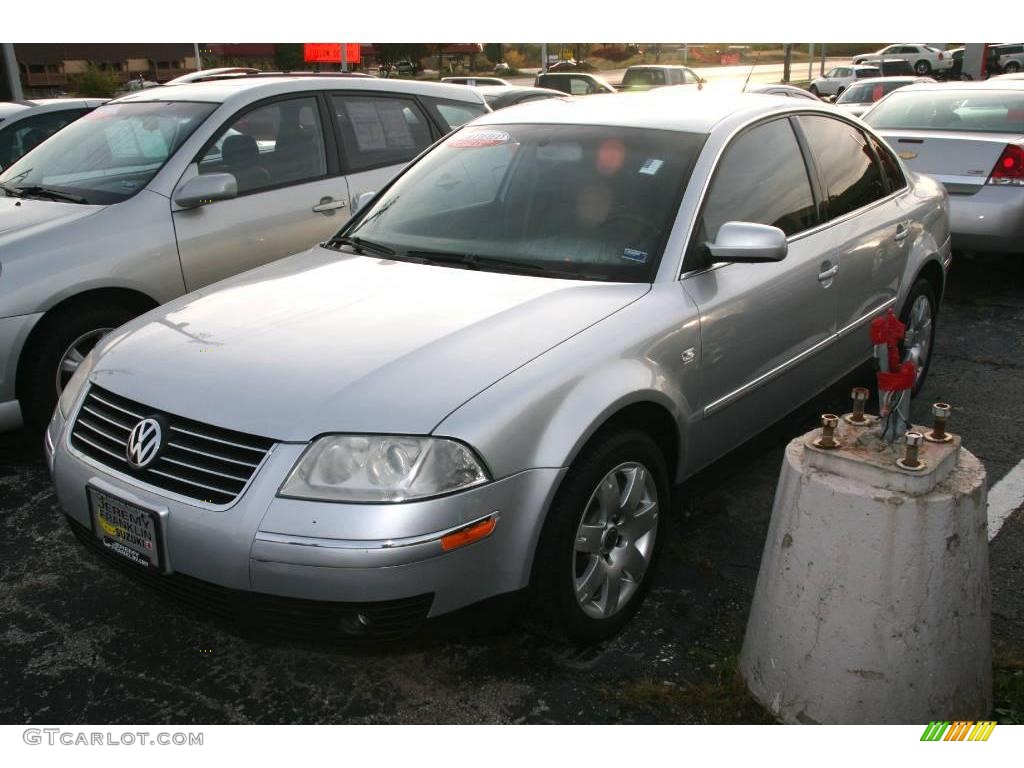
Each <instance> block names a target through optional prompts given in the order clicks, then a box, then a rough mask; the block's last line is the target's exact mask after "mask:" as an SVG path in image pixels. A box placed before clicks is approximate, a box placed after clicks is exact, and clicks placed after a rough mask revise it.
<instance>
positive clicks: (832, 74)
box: [807, 65, 882, 98]
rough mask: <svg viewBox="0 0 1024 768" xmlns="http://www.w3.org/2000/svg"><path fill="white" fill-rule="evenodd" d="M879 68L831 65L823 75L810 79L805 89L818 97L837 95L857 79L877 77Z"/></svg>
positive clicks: (879, 72)
mask: <svg viewBox="0 0 1024 768" xmlns="http://www.w3.org/2000/svg"><path fill="white" fill-rule="evenodd" d="M881 74H882V73H881V70H879V69H878V67H874V66H859V65H858V66H854V65H850V66H845V67H833V68H832V69H830V70H829V71H828V72H827V73H825V76H824V77H817V78H815V79H814V80H812V81H811V84H810V86H808V88H807V90H808V91H810V92H811V93H813V94H814V95H815V96H818V97H819V98H820V97H822V96H839V95H841V94H842V93H843V91H845V90H846V89H847V88H849V87H850V85H851V84H853V83H855V82H857V81H858V80H864V79H866V78H869V77H878V76H879V75H881Z"/></svg>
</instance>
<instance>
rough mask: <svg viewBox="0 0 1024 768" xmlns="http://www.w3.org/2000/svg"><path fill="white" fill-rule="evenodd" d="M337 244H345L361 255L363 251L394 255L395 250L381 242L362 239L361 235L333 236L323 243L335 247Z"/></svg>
mask: <svg viewBox="0 0 1024 768" xmlns="http://www.w3.org/2000/svg"><path fill="white" fill-rule="evenodd" d="M339 245H347V246H348V247H349V248H352V249H353V250H354V251H355V252H356V253H358V254H360V255H362V254H364V253H375V254H377V255H378V256H394V255H395V252H394V250H392V249H391V248H388V247H387V246H386V245H382V244H381V243H375V242H373V241H372V240H364V239H363V238H361V237H347V236H342V237H335V238H332V239H330V240H328V241H327V242H326V243H324V246H325V247H328V248H330V247H332V246H334V247H336V246H339Z"/></svg>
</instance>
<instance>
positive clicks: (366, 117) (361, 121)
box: [345, 101, 388, 152]
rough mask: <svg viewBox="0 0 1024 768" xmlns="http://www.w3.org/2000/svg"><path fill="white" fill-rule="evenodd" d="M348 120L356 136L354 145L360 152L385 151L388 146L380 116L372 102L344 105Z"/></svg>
mask: <svg viewBox="0 0 1024 768" xmlns="http://www.w3.org/2000/svg"><path fill="white" fill-rule="evenodd" d="M345 109H346V110H347V111H348V119H349V120H350V121H351V122H352V130H353V131H354V132H355V134H356V144H357V145H358V146H359V149H360V151H362V152H366V151H372V150H380V149H387V148H388V144H387V140H386V138H385V134H384V126H383V125H381V119H380V115H379V114H378V112H377V108H376V105H374V104H373V103H372V102H370V103H367V102H365V101H350V102H349V103H348V104H346V105H345Z"/></svg>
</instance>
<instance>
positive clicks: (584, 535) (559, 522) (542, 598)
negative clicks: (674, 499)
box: [531, 427, 669, 644]
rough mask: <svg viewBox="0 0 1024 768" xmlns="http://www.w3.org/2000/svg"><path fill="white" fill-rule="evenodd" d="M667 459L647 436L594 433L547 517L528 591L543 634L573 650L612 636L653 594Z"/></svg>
mask: <svg viewBox="0 0 1024 768" xmlns="http://www.w3.org/2000/svg"><path fill="white" fill-rule="evenodd" d="M668 504H669V485H668V472H667V470H666V468H665V459H664V457H663V455H662V453H661V451H660V450H659V448H658V446H657V445H656V444H655V443H654V441H653V440H652V439H651V438H650V436H648V435H647V434H646V433H644V432H641V431H639V430H637V429H631V428H614V427H613V428H609V429H606V430H604V431H602V432H599V433H598V435H596V436H595V437H594V438H593V439H592V440H591V442H590V443H589V444H588V445H587V446H586V447H585V448H584V449H583V451H581V453H580V454H579V456H578V457H577V458H576V460H575V461H574V462H573V463H572V466H571V467H570V468H569V471H568V473H567V474H566V476H565V478H564V480H563V481H562V485H561V487H560V488H559V490H558V493H557V495H556V496H555V500H554V502H553V503H552V505H551V509H550V511H549V512H548V518H547V521H546V522H545V524H544V530H543V532H542V534H541V538H540V542H539V544H538V546H537V552H536V555H535V558H534V565H533V573H532V576H531V591H532V592H533V593H534V596H535V601H534V604H535V605H536V606H537V607H538V608H539V609H540V614H541V615H540V618H541V620H542V621H543V623H544V626H545V628H546V629H552V630H554V631H555V633H556V634H557V635H559V636H561V637H567V638H568V639H569V640H570V641H572V642H576V643H585V644H586V643H594V642H597V641H599V640H603V639H605V638H607V637H610V636H611V635H614V634H615V633H616V632H618V631H619V630H620V629H622V627H623V626H624V625H625V624H626V623H627V622H628V621H629V620H630V618H632V616H633V615H634V614H635V613H636V611H637V609H638V608H639V607H640V605H641V603H642V602H643V600H644V597H645V596H646V594H647V591H648V590H649V589H650V585H651V580H652V577H653V575H654V568H655V566H656V564H657V560H658V553H659V551H660V549H661V545H662V542H663V540H664V538H665V528H666V521H667V516H668Z"/></svg>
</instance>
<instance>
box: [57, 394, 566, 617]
mask: <svg viewBox="0 0 1024 768" xmlns="http://www.w3.org/2000/svg"><path fill="white" fill-rule="evenodd" d="M65 426H66V425H65V422H64V419H63V418H62V416H61V415H60V412H59V410H58V411H57V412H56V413H55V414H54V417H53V420H52V421H51V423H50V427H49V429H48V431H47V435H46V439H45V441H44V443H45V447H46V450H47V454H48V461H49V465H50V468H51V472H52V474H53V479H54V485H55V487H56V491H57V499H58V502H59V503H60V506H61V508H62V509H63V511H64V513H65V514H66V515H67V516H68V518H70V520H71V522H72V524H73V525H74V526H77V532H78V533H79V535H82V534H83V533H84V534H86V535H89V536H91V535H92V534H91V528H92V524H91V518H90V509H89V502H88V497H87V494H86V488H87V487H92V488H95V489H97V490H100V491H103V492H105V493H108V494H110V495H113V496H116V497H119V498H121V499H124V500H125V501H128V502H131V503H134V504H137V505H139V506H142V507H145V508H148V509H152V510H156V511H157V512H158V513H159V518H160V519H161V520H162V521H163V530H162V538H163V542H164V552H163V555H164V557H163V560H164V568H163V570H164V573H163V574H162V575H160V574H155V572H154V571H153V569H150V570H149V571H147V576H148V577H150V578H152V577H153V576H156V577H157V578H159V579H169V580H176V581H177V582H181V581H183V580H184V581H186V582H188V581H195V582H198V583H200V584H202V585H203V587H204V588H212V589H214V590H215V591H216V590H230V591H232V592H246V593H253V594H258V595H264V596H277V597H283V598H295V599H301V600H307V601H310V600H311V601H320V602H329V603H345V604H371V603H381V602H386V601H396V600H397V601H402V600H409V599H412V598H418V597H422V596H423V595H433V600H432V603H431V605H430V609H429V612H428V613H427V615H428V616H436V615H439V614H443V613H447V612H449V611H453V610H456V609H457V608H461V607H463V606H466V605H469V604H471V603H475V602H478V601H480V600H483V599H485V598H488V597H491V596H494V595H498V594H502V593H505V592H511V591H514V590H517V589H520V588H522V587H524V586H526V584H527V583H528V581H529V574H530V568H531V566H532V560H533V552H534V549H535V546H536V542H537V539H538V537H539V535H540V530H541V526H542V524H543V520H544V514H545V512H546V510H547V508H548V505H549V503H550V500H551V498H552V496H553V494H554V491H555V488H556V487H557V484H558V481H559V479H560V478H561V476H562V473H563V471H564V470H560V469H533V470H528V471H524V472H520V473H518V474H516V475H513V476H511V477H506V478H503V479H501V480H497V481H494V482H491V483H488V484H486V485H482V486H479V487H477V488H472V489H469V490H467V491H463V492H460V493H456V494H452V495H450V496H446V497H442V498H437V499H430V500H426V501H419V502H407V503H403V504H332V503H324V502H311V501H301V500H296V499H281V498H277V497H276V492H277V489H278V487H279V486H280V483H281V481H282V480H283V479H284V477H285V475H286V474H287V473H288V471H289V470H290V469H291V467H292V466H293V464H294V462H295V460H296V459H297V458H298V457H299V455H300V454H301V452H302V450H303V448H304V447H305V446H304V445H300V444H280V443H279V444H277V445H276V446H275V447H274V448H272V449H271V452H270V454H269V455H268V457H267V459H266V461H265V463H264V464H263V466H262V468H261V469H260V470H259V472H258V474H257V475H256V477H255V478H254V479H253V481H252V483H251V484H250V486H249V487H248V488H247V489H246V491H245V492H244V493H243V495H242V496H241V497H240V498H239V500H238V501H237V502H236V503H235V504H233V505H232V506H230V507H228V508H227V509H223V510H211V509H209V508H204V507H201V506H199V505H194V504H189V503H187V502H185V501H183V500H181V499H180V498H170V497H168V495H167V494H166V493H161V492H160V491H159V490H158V489H153V488H149V487H147V486H144V485H141V484H139V483H138V482H137V481H132V480H131V479H130V478H125V477H124V476H123V475H120V474H119V473H117V472H113V471H111V470H109V469H106V468H104V467H102V466H100V465H98V464H96V463H95V462H93V461H92V460H91V459H89V458H87V457H85V456H82V455H81V454H79V453H78V452H77V451H75V450H74V449H73V448H72V447H71V446H70V444H69V442H68V434H67V432H68V430H67V429H66V428H65ZM493 514H497V515H498V523H497V525H496V527H495V529H494V532H493V533H491V534H490V535H489V536H488V537H487V538H484V539H482V540H480V541H477V542H476V543H473V544H470V545H468V546H465V547H463V548H460V549H455V550H452V551H450V552H444V551H443V550H442V547H441V542H440V538H441V537H442V536H443V535H444V534H445V533H448V532H450V531H451V530H453V529H457V528H459V527H463V526H465V525H467V524H470V523H472V522H474V521H476V520H479V519H481V518H484V517H487V516H490V515H493ZM125 564H126V565H132V567H136V568H138V569H139V570H146V569H143V568H142V567H141V566H135V565H134V564H132V563H128V562H127V561H126V562H125Z"/></svg>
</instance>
